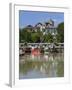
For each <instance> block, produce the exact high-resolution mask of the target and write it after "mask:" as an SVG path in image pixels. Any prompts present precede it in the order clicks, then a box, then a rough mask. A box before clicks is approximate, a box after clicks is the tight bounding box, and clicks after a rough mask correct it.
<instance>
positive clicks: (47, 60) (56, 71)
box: [19, 53, 64, 79]
mask: <svg viewBox="0 0 72 90" xmlns="http://www.w3.org/2000/svg"><path fill="white" fill-rule="evenodd" d="M50 77H64V54H63V53H52V54H51V53H50V54H48V55H46V54H44V55H32V54H30V55H24V56H22V57H20V60H19V79H32V78H50Z"/></svg>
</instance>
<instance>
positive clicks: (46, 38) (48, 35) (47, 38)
mask: <svg viewBox="0 0 72 90" xmlns="http://www.w3.org/2000/svg"><path fill="white" fill-rule="evenodd" d="M44 40H45V42H48V43H52V42H53V36H52V35H51V34H50V33H48V34H46V35H45V36H44Z"/></svg>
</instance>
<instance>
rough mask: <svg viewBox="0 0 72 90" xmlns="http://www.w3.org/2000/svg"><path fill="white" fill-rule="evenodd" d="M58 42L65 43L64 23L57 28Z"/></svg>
mask: <svg viewBox="0 0 72 90" xmlns="http://www.w3.org/2000/svg"><path fill="white" fill-rule="evenodd" d="M57 33H58V34H57V36H56V38H57V42H61V43H63V42H64V23H63V22H62V23H60V24H59V25H58V27H57Z"/></svg>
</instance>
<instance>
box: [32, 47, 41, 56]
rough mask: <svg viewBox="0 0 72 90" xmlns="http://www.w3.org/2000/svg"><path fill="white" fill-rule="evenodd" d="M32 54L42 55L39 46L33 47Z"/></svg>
mask: <svg viewBox="0 0 72 90" xmlns="http://www.w3.org/2000/svg"><path fill="white" fill-rule="evenodd" d="M31 53H32V55H40V50H39V49H38V48H33V49H32V50H31Z"/></svg>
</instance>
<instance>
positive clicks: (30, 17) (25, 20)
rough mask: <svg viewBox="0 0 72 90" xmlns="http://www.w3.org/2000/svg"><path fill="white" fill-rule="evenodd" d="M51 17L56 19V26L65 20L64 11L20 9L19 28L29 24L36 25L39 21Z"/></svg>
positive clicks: (44, 20)
mask: <svg viewBox="0 0 72 90" xmlns="http://www.w3.org/2000/svg"><path fill="white" fill-rule="evenodd" d="M49 19H52V20H54V22H55V26H57V25H58V24H59V23H61V22H64V13H61V12H40V11H24V10H20V11H19V28H24V27H25V26H27V25H32V26H35V24H37V23H38V22H41V23H44V22H47V21H48V20H49Z"/></svg>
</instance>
